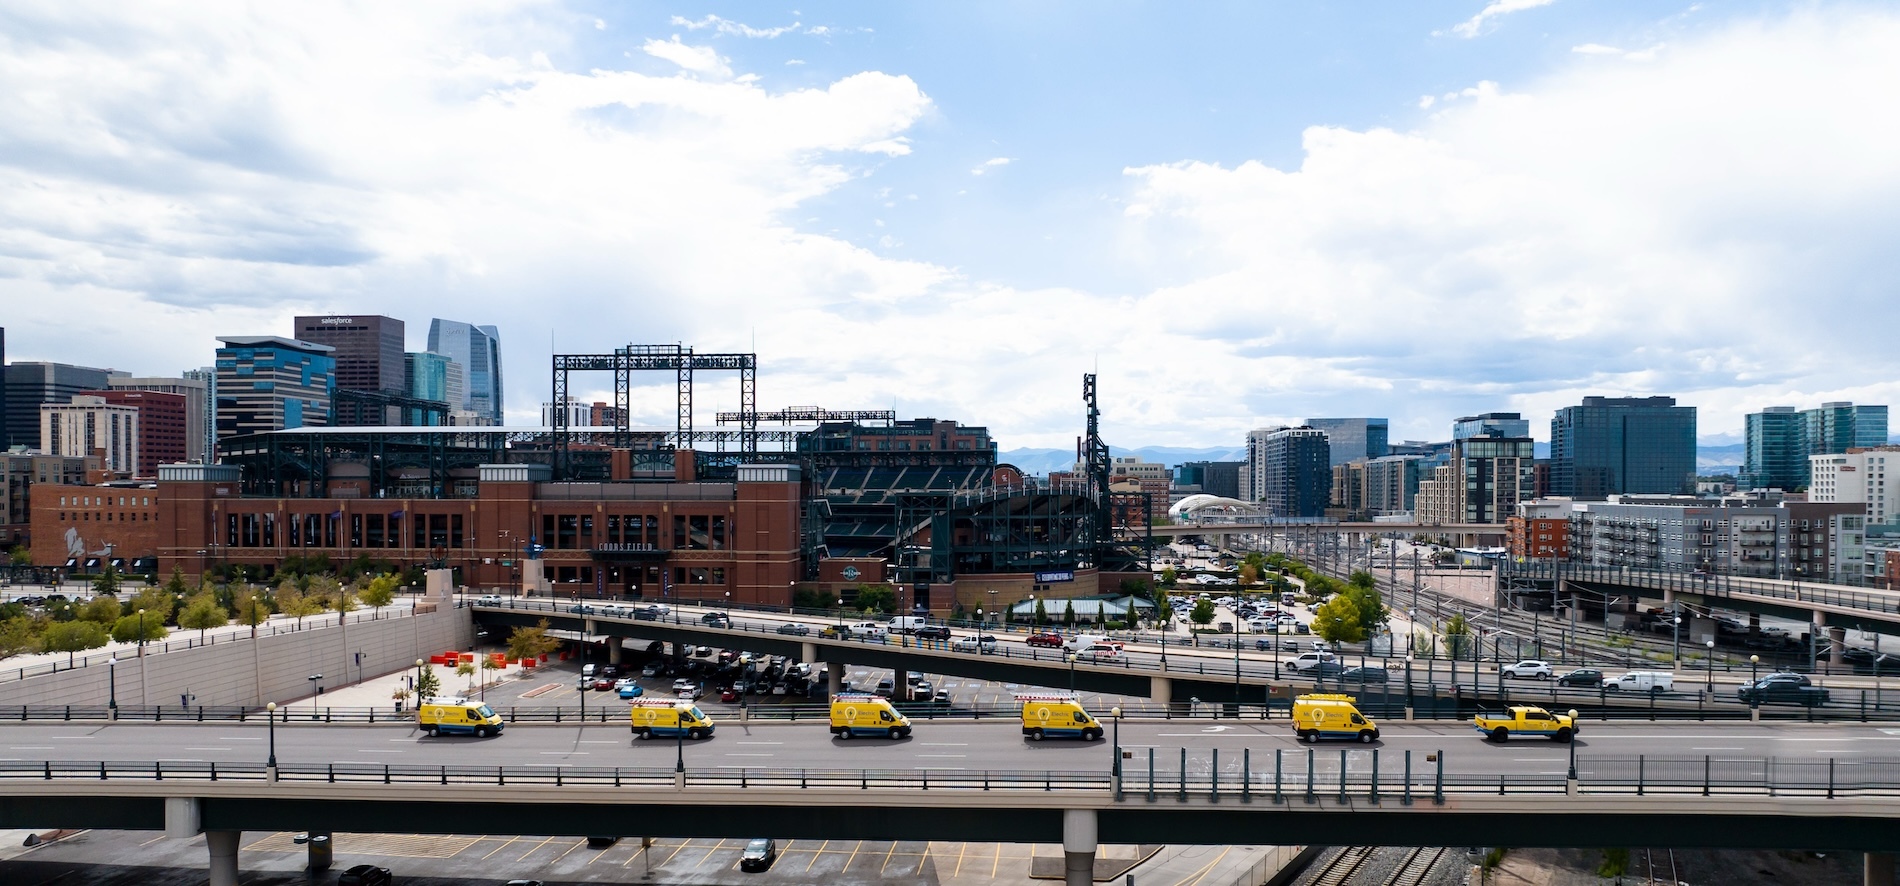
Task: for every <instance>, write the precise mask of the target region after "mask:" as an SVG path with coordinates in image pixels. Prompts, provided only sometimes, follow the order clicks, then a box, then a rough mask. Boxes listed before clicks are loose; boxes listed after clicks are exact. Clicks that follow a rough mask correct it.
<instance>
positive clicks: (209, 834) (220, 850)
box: [205, 831, 1892, 886]
mask: <svg viewBox="0 0 1900 886" xmlns="http://www.w3.org/2000/svg"><path fill="white" fill-rule="evenodd" d="M239 836H241V832H239V831H205V848H206V849H208V850H210V852H211V872H210V873H211V878H210V882H211V886H238V837H239ZM1888 868H1889V869H1891V868H1892V865H1888ZM1888 882H1889V883H1890V884H1891V882H1892V879H1891V878H1889V880H1888Z"/></svg>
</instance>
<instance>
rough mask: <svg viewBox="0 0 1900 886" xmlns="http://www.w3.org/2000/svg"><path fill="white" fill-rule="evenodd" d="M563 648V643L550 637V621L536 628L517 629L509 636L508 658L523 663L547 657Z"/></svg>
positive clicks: (541, 623) (543, 620)
mask: <svg viewBox="0 0 1900 886" xmlns="http://www.w3.org/2000/svg"><path fill="white" fill-rule="evenodd" d="M560 646H561V641H560V640H558V639H556V638H554V637H550V636H548V620H547V619H545V618H544V619H541V621H540V622H539V623H538V624H536V625H535V626H534V627H525V626H522V627H516V628H515V629H514V630H513V631H512V632H510V633H509V634H508V657H509V658H513V659H518V660H521V661H530V660H534V659H538V658H540V657H541V656H543V655H547V654H549V653H551V652H553V651H554V650H556V649H559V648H560Z"/></svg>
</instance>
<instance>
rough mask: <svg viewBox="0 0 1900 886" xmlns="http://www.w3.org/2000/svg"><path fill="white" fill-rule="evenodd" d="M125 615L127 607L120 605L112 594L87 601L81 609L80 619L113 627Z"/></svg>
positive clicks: (101, 595)
mask: <svg viewBox="0 0 1900 886" xmlns="http://www.w3.org/2000/svg"><path fill="white" fill-rule="evenodd" d="M124 614H125V607H123V606H121V605H119V599H118V598H117V597H114V596H112V595H111V594H100V595H99V596H97V597H94V598H92V599H90V600H87V601H86V605H84V606H82V607H80V608H79V617H80V618H83V619H85V620H86V621H90V622H97V623H98V624H102V625H111V624H112V623H113V622H116V621H118V620H119V616H121V615H124Z"/></svg>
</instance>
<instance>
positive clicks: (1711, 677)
mask: <svg viewBox="0 0 1900 886" xmlns="http://www.w3.org/2000/svg"><path fill="white" fill-rule="evenodd" d="M1703 642H1704V643H1705V644H1706V645H1707V646H1708V647H1709V681H1708V687H1709V694H1710V695H1714V694H1715V641H1714V640H1705V641H1703Z"/></svg>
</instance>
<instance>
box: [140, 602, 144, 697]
mask: <svg viewBox="0 0 1900 886" xmlns="http://www.w3.org/2000/svg"><path fill="white" fill-rule="evenodd" d="M139 657H140V658H144V657H145V610H144V609H143V608H141V609H139ZM141 682H143V681H141Z"/></svg>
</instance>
